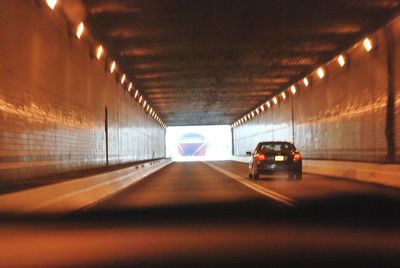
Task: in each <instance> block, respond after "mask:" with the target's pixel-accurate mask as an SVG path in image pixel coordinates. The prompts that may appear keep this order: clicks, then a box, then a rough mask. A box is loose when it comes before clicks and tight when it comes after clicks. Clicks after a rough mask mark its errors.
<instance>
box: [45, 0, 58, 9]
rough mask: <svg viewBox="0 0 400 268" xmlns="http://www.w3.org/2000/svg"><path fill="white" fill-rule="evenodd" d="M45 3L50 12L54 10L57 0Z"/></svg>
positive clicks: (48, 0) (49, 0) (47, 0)
mask: <svg viewBox="0 0 400 268" xmlns="http://www.w3.org/2000/svg"><path fill="white" fill-rule="evenodd" d="M46 3H47V5H48V6H49V8H50V9H51V10H54V8H55V7H56V5H57V0H46Z"/></svg>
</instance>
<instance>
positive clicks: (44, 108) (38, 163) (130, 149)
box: [0, 0, 165, 182]
mask: <svg viewBox="0 0 400 268" xmlns="http://www.w3.org/2000/svg"><path fill="white" fill-rule="evenodd" d="M43 2H44V1H43ZM0 29H1V31H0V54H1V55H2V56H1V58H0V111H1V113H0V126H1V131H0V182H4V181H8V180H16V179H24V178H33V177H40V176H46V175H49V174H55V173H62V172H68V171H71V170H77V169H86V168H93V167H99V166H104V165H106V135H105V124H106V123H105V108H106V107H107V110H108V148H109V163H110V164H119V163H126V162H133V161H139V160H148V159H154V158H161V157H164V156H165V130H164V129H163V128H162V127H160V126H159V125H158V124H157V123H156V122H155V121H154V120H153V119H152V118H151V117H150V116H148V115H147V114H146V113H145V112H144V111H143V110H142V109H141V107H139V106H138V105H137V104H136V102H135V101H133V100H132V98H131V97H130V94H129V93H128V92H127V91H126V90H124V89H123V88H122V87H121V86H119V85H118V84H117V83H116V80H115V77H114V76H112V75H111V74H109V73H107V72H106V71H105V70H106V69H105V62H104V60H103V61H97V59H95V57H93V56H91V52H92V50H93V48H92V47H90V44H89V42H88V40H87V39H86V40H85V37H83V38H82V40H78V39H77V38H75V37H73V36H71V35H70V34H69V32H68V24H67V21H66V20H65V19H64V18H63V17H62V16H61V14H60V12H54V11H51V10H50V9H49V8H47V7H46V6H40V5H38V4H37V3H36V2H35V1H23V0H19V1H0Z"/></svg>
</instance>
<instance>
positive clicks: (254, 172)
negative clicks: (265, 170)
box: [253, 167, 260, 180]
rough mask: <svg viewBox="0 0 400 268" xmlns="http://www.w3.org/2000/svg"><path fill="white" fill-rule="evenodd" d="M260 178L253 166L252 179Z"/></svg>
mask: <svg viewBox="0 0 400 268" xmlns="http://www.w3.org/2000/svg"><path fill="white" fill-rule="evenodd" d="M259 178H260V175H259V174H258V173H257V171H256V168H255V167H253V179H254V180H258V179H259Z"/></svg>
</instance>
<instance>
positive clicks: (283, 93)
mask: <svg viewBox="0 0 400 268" xmlns="http://www.w3.org/2000/svg"><path fill="white" fill-rule="evenodd" d="M281 95H282V98H283V99H284V100H285V99H286V93H285V92H282V93H281Z"/></svg>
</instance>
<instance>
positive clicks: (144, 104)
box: [143, 100, 147, 108]
mask: <svg viewBox="0 0 400 268" xmlns="http://www.w3.org/2000/svg"><path fill="white" fill-rule="evenodd" d="M146 103H147V101H146V100H144V102H143V108H145V107H146Z"/></svg>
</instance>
